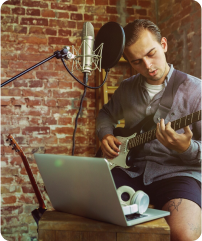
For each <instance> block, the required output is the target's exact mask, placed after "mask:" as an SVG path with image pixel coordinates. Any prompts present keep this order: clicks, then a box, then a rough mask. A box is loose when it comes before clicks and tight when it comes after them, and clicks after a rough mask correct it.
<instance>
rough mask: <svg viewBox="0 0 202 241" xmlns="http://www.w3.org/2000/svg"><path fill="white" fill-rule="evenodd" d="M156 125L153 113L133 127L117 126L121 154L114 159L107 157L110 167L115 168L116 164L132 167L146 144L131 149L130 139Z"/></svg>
mask: <svg viewBox="0 0 202 241" xmlns="http://www.w3.org/2000/svg"><path fill="white" fill-rule="evenodd" d="M155 127H156V124H155V123H154V121H153V115H151V116H147V117H146V118H145V119H143V120H142V121H141V122H139V123H138V124H137V125H136V126H135V127H133V128H131V129H127V128H121V127H118V128H115V129H114V132H113V133H114V136H115V137H116V138H117V139H118V140H119V141H120V142H121V143H122V144H121V145H120V146H119V150H120V152H119V155H118V156H117V157H115V158H114V159H107V160H108V162H109V166H110V169H113V168H114V167H116V166H120V167H123V168H130V167H131V166H132V165H133V163H134V159H135V157H137V156H138V154H139V152H140V150H141V149H142V148H143V147H144V144H142V145H138V146H137V147H134V148H132V149H131V150H129V148H128V143H129V141H130V140H131V139H132V138H134V137H136V135H139V134H142V133H144V132H147V131H149V130H151V129H153V128H155Z"/></svg>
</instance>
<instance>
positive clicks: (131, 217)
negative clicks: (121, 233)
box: [125, 213, 148, 221]
mask: <svg viewBox="0 0 202 241" xmlns="http://www.w3.org/2000/svg"><path fill="white" fill-rule="evenodd" d="M147 216H148V215H143V214H137V213H133V214H129V215H125V217H126V220H127V221H131V220H134V219H138V218H144V217H147Z"/></svg>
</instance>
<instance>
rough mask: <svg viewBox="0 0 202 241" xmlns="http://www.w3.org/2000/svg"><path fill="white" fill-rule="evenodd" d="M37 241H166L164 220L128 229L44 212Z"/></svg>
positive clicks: (168, 235)
mask: <svg viewBox="0 0 202 241" xmlns="http://www.w3.org/2000/svg"><path fill="white" fill-rule="evenodd" d="M38 232H39V236H38V241H135V240H137V241H169V240H170V228H169V226H168V224H167V223H166V221H165V219H164V218H159V219H156V220H153V221H150V222H146V223H142V224H138V225H135V226H132V227H121V226H118V225H114V224H110V223H104V222H100V221H96V220H92V219H88V218H83V217H79V216H75V215H72V214H68V213H63V212H57V211H46V212H45V213H44V214H43V216H42V218H41V220H40V221H39V225H38Z"/></svg>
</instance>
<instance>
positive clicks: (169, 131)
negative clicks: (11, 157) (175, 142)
mask: <svg viewBox="0 0 202 241" xmlns="http://www.w3.org/2000/svg"><path fill="white" fill-rule="evenodd" d="M165 133H166V134H167V137H168V138H169V137H170V138H171V139H173V138H176V134H177V133H176V132H175V130H174V129H173V128H172V127H171V122H168V123H167V125H166V127H165Z"/></svg>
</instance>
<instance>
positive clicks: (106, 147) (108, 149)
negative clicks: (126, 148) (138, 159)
mask: <svg viewBox="0 0 202 241" xmlns="http://www.w3.org/2000/svg"><path fill="white" fill-rule="evenodd" d="M102 144H103V148H104V151H105V153H106V154H107V155H108V156H112V157H115V156H118V153H117V152H115V151H114V150H113V149H112V147H111V145H110V144H109V143H108V141H107V140H103V142H102ZM114 146H115V147H116V145H115V144H114ZM116 148H117V147H116ZM118 151H119V149H118Z"/></svg>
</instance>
